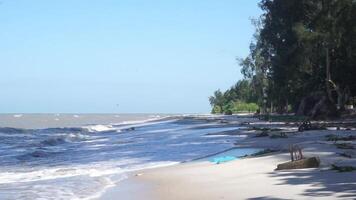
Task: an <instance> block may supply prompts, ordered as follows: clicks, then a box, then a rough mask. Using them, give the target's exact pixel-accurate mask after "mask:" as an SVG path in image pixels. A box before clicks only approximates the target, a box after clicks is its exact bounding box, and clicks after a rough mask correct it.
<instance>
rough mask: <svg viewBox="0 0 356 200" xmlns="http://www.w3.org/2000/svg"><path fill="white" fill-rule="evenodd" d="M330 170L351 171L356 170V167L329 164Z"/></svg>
mask: <svg viewBox="0 0 356 200" xmlns="http://www.w3.org/2000/svg"><path fill="white" fill-rule="evenodd" d="M331 170H336V171H338V172H352V171H356V167H353V166H337V165H331Z"/></svg>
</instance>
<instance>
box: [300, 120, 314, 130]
mask: <svg viewBox="0 0 356 200" xmlns="http://www.w3.org/2000/svg"><path fill="white" fill-rule="evenodd" d="M311 129H312V124H311V122H310V120H308V119H307V120H304V121H303V123H302V124H301V125H300V126H299V127H298V131H299V132H303V131H307V130H311Z"/></svg>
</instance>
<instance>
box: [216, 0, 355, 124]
mask: <svg viewBox="0 0 356 200" xmlns="http://www.w3.org/2000/svg"><path fill="white" fill-rule="evenodd" d="M259 6H260V8H261V9H262V10H263V14H262V15H261V16H260V17H259V18H258V19H254V20H252V23H253V25H254V26H255V28H256V31H255V34H254V35H253V41H252V42H251V45H250V54H249V55H248V56H247V57H246V58H239V59H237V60H238V63H239V65H240V66H241V73H242V75H243V77H244V79H243V80H239V81H238V82H237V83H236V85H234V86H233V87H231V88H230V89H229V90H227V91H225V92H222V91H220V90H217V91H215V92H214V95H213V96H211V97H210V98H209V100H210V104H211V105H212V113H225V114H231V113H236V112H241V111H260V112H261V113H269V112H277V113H288V112H293V113H295V114H297V115H303V116H308V117H311V118H315V119H317V118H325V117H337V116H340V115H341V114H344V113H345V112H346V111H348V109H350V108H352V107H353V105H354V104H355V100H356V98H355V96H356V81H355V78H354V77H356V37H355V35H356V2H355V1H353V0H315V1H309V0H288V1H284V0H262V1H261V2H260V3H259Z"/></svg>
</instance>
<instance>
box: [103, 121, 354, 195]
mask: <svg viewBox="0 0 356 200" xmlns="http://www.w3.org/2000/svg"><path fill="white" fill-rule="evenodd" d="M261 123H263V122H261ZM330 133H335V134H340V133H341V134H345V133H346V134H352V135H356V134H355V131H348V132H341V131H328V130H325V131H320V130H319V131H306V132H303V133H296V132H294V133H288V134H287V135H288V138H280V139H271V138H269V137H263V138H256V137H252V136H251V134H252V133H246V132H244V131H240V132H236V133H224V134H249V135H248V137H247V138H246V139H244V140H243V141H239V143H238V144H237V147H253V148H272V149H280V150H282V151H279V152H276V153H271V154H267V155H263V156H259V157H247V158H242V159H239V160H235V161H231V162H227V163H222V164H214V163H211V162H208V161H202V162H200V161H195V162H189V163H183V164H179V165H175V166H170V167H162V168H156V169H148V170H142V171H139V172H135V174H139V176H137V175H135V174H133V175H131V176H130V178H129V180H128V181H127V182H126V183H125V182H123V183H120V184H119V185H118V186H116V187H114V188H112V189H111V193H110V192H109V194H110V195H109V196H105V198H102V199H133V200H141V199H147V200H188V199H189V200H193V199H204V200H216V199H224V200H238V199H250V200H269V199H356V172H355V171H354V172H346V173H340V172H337V171H334V170H330V166H331V164H338V165H341V166H350V165H351V166H356V159H355V158H345V157H342V156H340V155H339V154H340V153H342V152H344V151H345V150H343V149H338V148H337V147H336V146H335V144H334V143H333V142H328V141H325V135H327V134H330ZM353 143H354V142H353ZM289 144H298V145H300V146H301V147H302V148H303V153H304V155H305V156H306V157H312V156H318V157H319V158H320V160H321V166H320V167H319V168H316V169H299V170H282V171H275V168H276V167H277V164H279V163H283V162H287V161H289V160H290V155H289V153H288V152H287V149H288V146H289ZM353 151H355V150H353ZM127 183H128V184H127ZM120 187H121V189H120ZM125 188H126V189H125ZM127 188H129V189H127ZM113 191H116V192H113ZM122 195H125V196H122ZM123 197H124V198H123Z"/></svg>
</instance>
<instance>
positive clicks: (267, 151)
mask: <svg viewBox="0 0 356 200" xmlns="http://www.w3.org/2000/svg"><path fill="white" fill-rule="evenodd" d="M277 151H279V150H276V149H264V150H261V151H258V152H256V153H253V154H251V156H262V155H266V154H269V153H274V152H277Z"/></svg>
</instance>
